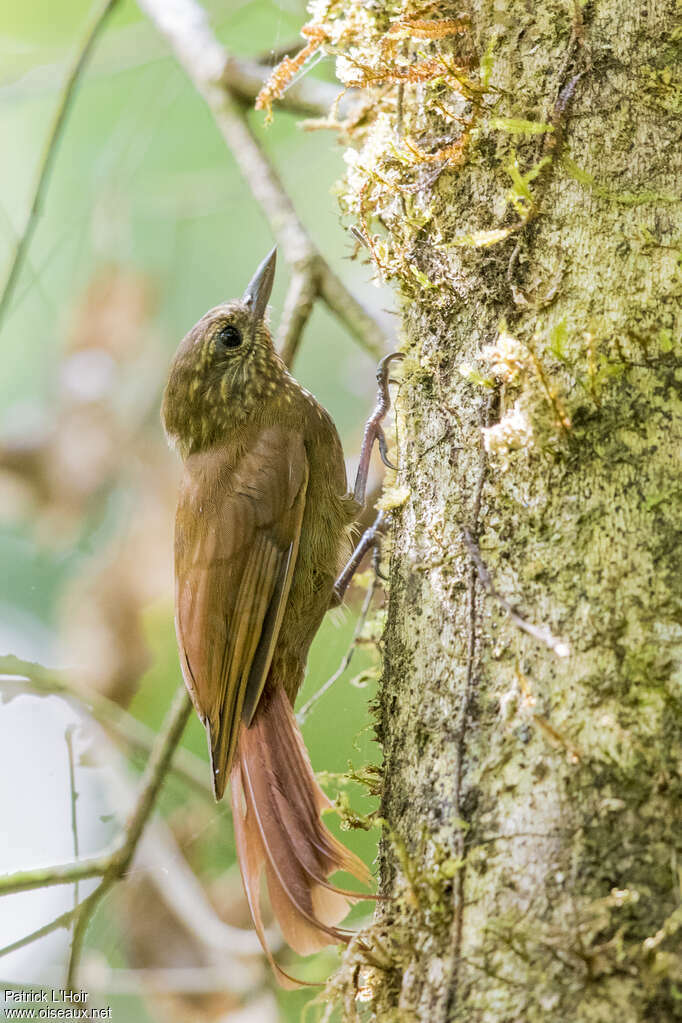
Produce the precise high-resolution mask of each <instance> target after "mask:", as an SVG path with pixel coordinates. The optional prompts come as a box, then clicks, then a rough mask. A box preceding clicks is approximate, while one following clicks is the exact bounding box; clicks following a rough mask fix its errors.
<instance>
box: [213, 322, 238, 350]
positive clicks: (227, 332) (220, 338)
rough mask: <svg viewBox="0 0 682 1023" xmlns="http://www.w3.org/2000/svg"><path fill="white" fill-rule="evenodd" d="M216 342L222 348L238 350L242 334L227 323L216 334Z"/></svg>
mask: <svg viewBox="0 0 682 1023" xmlns="http://www.w3.org/2000/svg"><path fill="white" fill-rule="evenodd" d="M216 341H217V343H218V344H219V345H221V347H222V348H239V346H240V344H241V343H242V333H241V331H240V330H239V329H238V328H237V327H233V326H232V324H231V323H227V324H226V325H225V326H224V327H221V328H220V330H219V331H218V333H217V334H216Z"/></svg>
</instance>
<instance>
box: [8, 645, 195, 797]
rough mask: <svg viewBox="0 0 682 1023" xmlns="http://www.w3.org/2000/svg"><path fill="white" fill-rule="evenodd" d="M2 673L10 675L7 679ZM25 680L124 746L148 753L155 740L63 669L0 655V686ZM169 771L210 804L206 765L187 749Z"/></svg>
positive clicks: (125, 712) (20, 682) (142, 726)
mask: <svg viewBox="0 0 682 1023" xmlns="http://www.w3.org/2000/svg"><path fill="white" fill-rule="evenodd" d="M2 676H11V677H9V678H7V677H5V678H3V677H2ZM26 681H28V682H29V684H30V687H31V689H34V690H36V691H38V692H42V693H56V694H58V695H60V696H64V697H66V698H67V699H69V700H74V701H75V702H76V703H77V704H78V706H79V707H80V708H82V709H84V710H86V711H88V713H90V714H92V716H93V718H94V719H95V720H96V721H97V722H98V723H99V724H100V725H101V726H102V727H103V728H104V730H105V731H106V732H108V733H109V734H110V735H112V736H113V737H114V738H115V739H118V740H120V741H122V742H123V743H124V744H125V745H126V746H127V747H128V749H130V750H131V751H134V752H138V753H145V754H146V755H147V756H148V755H149V754H150V753H151V751H152V749H153V747H154V743H155V741H156V733H155V732H153V731H152V729H151V728H148V727H147V725H145V724H143V722H142V721H138V720H137V718H134V717H133V716H132V714H129V713H128V712H127V711H125V710H123V708H122V707H119V706H118V704H117V703H114V701H113V700H109V699H107V697H106V696H102V695H101V693H98V692H96V691H95V690H92V689H88V690H87V691H85V690H83V689H78V688H76V687H75V686H74V685H73V684H72V683H71V682H70V680H69V673H68V672H67V671H60V670H58V669H56V668H46V667H44V665H42V664H37V663H35V662H34V661H24V660H22V659H21V658H19V657H14V656H13V655H12V654H7V655H5V656H0V687H2V686H6V685H8V684H9V685H11V684H16V685H21V686H25V685H26ZM171 771H172V773H173V774H175V775H176V776H177V777H179V778H182V780H183V781H185V782H187V784H189V785H191V786H192V788H193V789H195V790H196V791H197V792H199V793H200V795H202V796H204V797H205V798H208V799H210V801H211V804H213V802H214V799H213V791H212V789H211V785H210V782H209V781H208V772H207V770H206V764H205V763H204V762H203V760H201V759H200V758H199V757H197V756H195V754H194V753H191V752H190V751H189V750H188V749H183V748H181V749H179V750H178V751H177V752H176V754H175V757H174V759H173V763H172V765H171Z"/></svg>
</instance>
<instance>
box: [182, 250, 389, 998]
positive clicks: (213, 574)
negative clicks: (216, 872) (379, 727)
mask: <svg viewBox="0 0 682 1023" xmlns="http://www.w3.org/2000/svg"><path fill="white" fill-rule="evenodd" d="M274 272H275V250H274V249H273V251H272V252H271V253H270V254H269V255H268V256H267V257H266V258H265V259H264V260H263V262H262V263H261V265H260V267H259V268H258V270H257V271H256V274H255V275H254V277H253V279H252V281H251V283H250V284H249V286H248V287H247V289H246V291H245V293H244V295H243V297H242V299H241V300H238V301H233V302H228V303H226V304H224V305H219V306H216V308H215V309H211V310H210V311H209V312H208V313H206V315H205V316H203V317H202V318H201V319H200V320H199V322H198V323H197V324H196V325H195V326H194V327H193V328H192V330H190V332H189V333H188V334H187V336H186V337H185V338H184V340H183V341H182V342H181V344H180V346H179V348H178V350H177V353H176V355H175V358H174V360H173V363H172V365H171V369H170V375H169V379H168V383H167V386H166V390H165V394H164V398H163V409H162V417H163V422H164V426H165V429H166V433H167V435H168V438H169V441H170V443H171V444H172V445H173V446H174V447H176V448H177V450H178V451H179V453H180V455H181V456H182V458H183V461H184V473H183V478H182V483H181V487H180V496H179V501H178V509H177V516H176V528H175V577H176V591H175V604H176V615H175V625H176V633H177V639H178V647H179V651H180V661H181V666H182V672H183V676H184V679H185V683H186V685H187V688H188V690H189V693H190V695H191V698H192V701H193V703H194V706H195V708H196V711H197V713H198V715H199V717H200V718H201V720H202V722H203V723H204V725H205V727H206V733H207V737H208V745H209V749H210V754H211V765H212V771H213V790H214V793H215V797H216V799H221V798H222V796H223V793H224V791H225V785H226V782H227V778H228V776H229V775H230V774H231V782H232V807H233V815H234V827H235V837H236V844H237V853H238V856H239V863H240V868H241V872H242V878H243V881H244V887H245V890H246V895H247V898H248V901H249V906H250V909H251V913H252V916H253V920H254V924H255V927H256V930H257V932H258V935H259V937H260V940H261V943H262V944H263V948H264V950H265V952H266V954H267V956H268V958H269V960H270V962H271V963H272V966H273V968H274V970H275V972H276V974H277V976H278V979H279V980H280V982H281V983H284V984H285V985H288V984H291V983H295V981H293V978H291V977H289V976H288V975H287V974H285V973H284V971H282V969H281V968H280V967H279V966H278V965H277V964H276V963H275V962H274V959H273V957H272V955H271V953H270V951H269V950H268V948H267V945H266V942H265V936H264V930H263V923H262V917H261V911H260V904H259V885H260V878H261V875H262V872H263V870H265V874H266V878H267V884H268V890H269V894H270V901H271V903H272V908H273V911H274V913H275V916H276V918H277V920H278V922H279V924H280V927H281V929H282V933H283V935H284V938H285V940H286V941H287V942H288V944H289V945H290V946H291V947H292V948H293V949H295V950H296V951H297V952H299V953H301V954H304V955H306V954H308V953H311V952H314V951H316V950H318V949H320V948H321V947H323V946H324V945H327V944H331V943H334V942H338V941H345V940H348V937H349V935H348V932H346V931H343V930H342V929H340V928H339V927H338V926H337V925H338V923H339V922H340V921H341V920H342V919H343V917H344V916H345V915H346V913H347V911H348V908H349V905H348V899H349V898H353V897H355V898H357V897H358V896H357V895H354V893H351V892H346V891H344V890H342V889H339V888H335V887H334V886H333V885H331V884H330V883H329V881H328V880H327V878H328V877H329V875H330V874H331V873H332V872H334V871H336V870H344V871H348V872H350V873H351V874H354V875H355V876H356V877H357V878H359V879H360V880H362V881H363V882H368V881H369V880H370V875H369V872H368V871H367V869H366V867H365V866H364V864H363V863H362V862H361V861H360V860H359V859H358V858H357V857H356V856H355V855H354V854H353V853H351V852H350V851H349V850H348V849H346V848H345V847H344V846H343V845H342V844H341V843H340V842H338V841H337V840H336V839H335V838H334V837H333V836H332V835H331V834H330V832H329V831H328V830H327V828H326V827H325V826H324V825H323V824H322V821H321V819H320V811H321V810H322V809H324V808H325V807H328V806H329V805H330V804H329V800H328V799H327V797H326V796H325V795H324V793H323V792H322V790H321V789H320V788H319V786H318V785H317V783H316V781H315V777H314V775H313V772H312V768H311V765H310V760H309V758H308V754H307V752H306V749H305V746H304V744H303V739H302V737H301V734H300V732H299V730H298V727H297V724H296V720H295V717H294V713H293V704H294V700H295V698H296V695H297V693H298V691H299V689H300V687H301V684H302V682H303V675H304V670H305V663H306V658H307V654H308V649H309V647H310V644H311V642H312V640H313V637H314V636H315V633H316V632H317V630H318V628H319V626H320V623H321V621H322V618H323V617H324V614H325V612H326V611H327V610H328V608H329V607H330V605H331V604H333V603H336V602H338V600H339V599H340V596H341V595H342V590H343V588H345V585H347V582H348V579H349V578H350V575H351V574H352V570H353V567H354V565H355V563H356V562H357V560H358V559H357V558H356V559H355V561H351V563H350V566H349V568H348V571H346V573H344V576H343V579H342V582H341V584H340V586H339V588H338V589H337V590H335V579H336V577H337V575H338V573H339V570H340V569H341V567H342V565H343V564H344V563H345V562H346V560H347V558H348V555H349V554H350V552H351V544H350V532H349V527H350V525H351V523H352V522H353V521H354V519H355V518H356V515H357V512H358V510H359V507H360V504H359V502H358V499H357V498H358V497H359V498H360V499H361V500H364V484H365V480H366V472H367V464H368V462H369V454H370V453H371V448H372V444H373V441H374V440H375V439H376V438H378V439H379V441H380V446H381V451H382V457H385V442H384V439H383V433H382V431H381V427H380V425H379V424H380V420H381V418H382V416H383V413H384V412H385V409H386V407H387V392H386V372H384V379H383V382H384V388H383V404H382V401H381V400H380V403H379V405H378V406H377V412H376V413H375V416H374V417H373V420H371V421H370V424H369V425H368V429H367V430H366V433H365V443H364V448H363V456H364V457H363V459H362V465H363V469H362V470H361V473H360V474H359V475H360V476H362V473H363V472H364V478H362V479H359V481H358V484H357V485H356V491H355V495H351V494H349V493H348V491H347V483H346V472H345V466H344V460H343V451H342V449H341V442H340V440H339V436H338V433H337V431H336V428H335V426H334V423H333V422H332V419H331V417H330V416H329V414H328V413H327V412H326V411H325V409H323V408H322V406H321V405H319V404H318V402H317V401H316V400H315V398H314V397H313V396H312V394H310V393H309V392H308V391H307V390H305V388H303V387H301V385H300V384H299V383H297V381H296V380H294V378H293V377H292V376H291V374H290V373H289V371H288V369H287V367H286V366H285V364H284V363H283V362H282V360H281V359H280V357H279V356H278V354H277V353H276V351H275V349H274V346H273V342H272V337H271V335H270V331H269V330H268V327H267V325H266V323H265V310H266V306H267V303H268V300H269V297H270V292H271V289H272V283H273V280H274ZM384 362H386V360H384ZM370 540H371V537H370ZM367 545H368V542H367V541H366V542H365V548H366V547H367Z"/></svg>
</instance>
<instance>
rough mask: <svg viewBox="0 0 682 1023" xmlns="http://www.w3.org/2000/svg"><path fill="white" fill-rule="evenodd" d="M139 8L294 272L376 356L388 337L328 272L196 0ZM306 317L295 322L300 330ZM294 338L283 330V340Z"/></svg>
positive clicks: (147, 1) (159, 0)
mask: <svg viewBox="0 0 682 1023" xmlns="http://www.w3.org/2000/svg"><path fill="white" fill-rule="evenodd" d="M138 4H139V6H140V8H141V9H142V10H143V11H144V12H145V13H146V14H147V15H148V16H149V17H150V18H151V20H152V21H153V22H154V24H155V25H156V27H157V28H158V30H159V32H160V33H161V34H162V35H163V36H165V38H166V39H167V41H168V43H169V45H170V46H171V48H172V49H173V51H174V52H175V54H176V56H177V58H178V60H179V61H180V63H181V64H182V65H183V67H184V68H185V71H186V72H187V74H188V75H189V77H190V79H191V81H192V82H193V84H194V86H195V88H196V89H197V91H198V92H199V93H200V94H201V95H202V96H203V98H204V99H205V101H206V103H207V104H208V107H209V109H210V111H211V113H212V114H213V118H214V120H215V122H216V124H217V126H218V128H219V130H220V132H221V134H222V136H223V138H224V139H225V141H226V142H227V145H228V146H229V148H230V151H231V152H232V155H233V157H234V159H235V161H236V163H237V166H238V167H239V169H240V171H241V173H242V177H243V178H244V180H245V181H246V183H247V184H248V186H249V188H250V189H251V191H252V192H253V195H254V197H255V199H256V200H257V202H258V203H259V204H260V206H261V207H262V209H263V212H264V213H265V216H266V217H267V219H268V221H269V223H270V227H271V228H272V231H273V233H274V235H275V237H276V238H277V241H278V243H279V245H280V246H281V248H282V251H283V253H284V258H285V259H286V261H287V263H288V264H289V266H290V267H291V269H292V272H293V273H294V274H296V273H298V274H301V275H303V276H309V277H310V278H311V279H312V280H314V281H315V282H316V295H319V296H320V297H321V298H322V299H323V300H324V301H325V302H326V303H327V305H328V306H329V308H330V309H331V310H332V311H333V312H334V313H335V315H336V316H337V317H338V318H339V319H340V320H341V322H342V323H343V324H344V326H345V327H346V328H347V329H348V331H349V332H350V333H351V334H352V335H353V337H354V338H355V339H356V341H357V342H358V344H360V345H361V347H363V348H364V349H365V350H366V351H368V352H370V353H371V354H372V355H373V356H374V357H375V358H379V356H380V355H381V354H383V351H384V350H385V347H386V338H385V337H384V334H383V331H382V330H381V327H380V326H379V324H378V323H377V322H376V321H375V320H374V318H373V317H372V316H371V314H370V313H369V312H368V311H367V310H366V309H365V308H364V307H363V306H362V304H361V303H360V302H358V300H357V299H356V298H354V297H353V295H351V293H350V292H349V291H348V289H347V288H346V286H345V285H344V284H343V282H342V281H341V280H339V278H338V277H336V276H335V275H334V274H333V273H332V271H331V270H330V268H329V266H328V265H327V262H326V261H325V260H324V258H323V257H322V255H321V254H320V253H319V252H318V250H317V248H316V246H315V245H314V243H313V241H312V239H311V238H310V236H309V234H308V232H307V231H306V229H305V227H304V225H303V224H302V222H301V220H300V219H299V217H298V214H297V213H296V210H295V209H294V207H293V204H292V202H291V200H290V198H289V196H288V195H287V192H286V189H285V188H284V185H283V184H282V182H281V181H280V179H279V176H278V175H277V172H276V171H275V169H274V167H273V166H272V164H271V163H270V161H269V160H268V158H267V156H266V155H265V153H264V152H263V149H262V147H261V146H260V144H259V142H258V141H257V139H256V138H255V136H254V134H253V132H252V131H251V128H250V127H249V125H248V123H247V120H246V115H245V111H244V109H243V107H242V106H241V104H240V102H239V100H238V99H237V98H236V95H235V94H234V93H233V92H232V91H231V90H230V88H229V87H226V81H227V80H226V77H225V68H226V67H228V66H229V61H230V58H229V57H228V54H227V53H226V52H225V50H224V49H223V47H222V46H221V44H220V43H219V42H218V40H217V39H216V37H215V35H214V34H213V31H212V29H211V27H210V25H209V23H208V19H207V17H206V13H205V11H204V10H203V8H202V7H200V6H199V4H197V3H195V0H138ZM305 319H307V317H305V318H303V317H300V318H299V320H298V322H299V323H300V328H301V329H302V327H303V325H304V323H305ZM297 343H298V342H297V339H296V338H295V337H294V335H293V332H292V331H287V344H288V346H289V347H290V348H291V347H292V348H293V349H294V350H295V348H296V346H297Z"/></svg>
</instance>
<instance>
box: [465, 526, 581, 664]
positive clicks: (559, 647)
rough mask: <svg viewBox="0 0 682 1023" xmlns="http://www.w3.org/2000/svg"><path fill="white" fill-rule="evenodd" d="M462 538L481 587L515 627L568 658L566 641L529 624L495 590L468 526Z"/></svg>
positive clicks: (559, 655) (546, 630)
mask: <svg viewBox="0 0 682 1023" xmlns="http://www.w3.org/2000/svg"><path fill="white" fill-rule="evenodd" d="M462 537H463V539H464V546H465V547H466V549H467V550H468V552H469V556H470V557H471V560H472V561H473V563H474V565H475V566H476V571H477V573H478V578H479V579H480V581H481V585H482V586H483V588H484V589H485V591H486V592H487V593H488V594H489V595H490V596H491V597H493V599H494V600H496V601H497V602H498V604H499V605H500V606H501V607H503V608H504V610H505V611H506V612H507V614H508V615H509V617H510V618H511V620H512V621H513V622H514V625H516V626H517V628H519V629H521V630H522V631H523V632H526V633H528V635H529V636H532V637H533V639H537V640H538V641H539V642H540V643H544V644H545V646H546V647H549V649H550V650H552V651H553V652H554V653H555V654H556V656H557V657H568V655H569V653H570V649H569V646H568V644H567V643H566V642H565V640H562V639H557V638H556V637H555V636H553V635H552V633H551V632H550V631H549V629H547V628H542V629H541V628H539V627H538V626H537V625H532V624H531V623H530V622H527V621H526V619H525V618H522V617H521V615H520V614H519V613H518V611H516V610H515V609H514V607H513V606H512V605H511V604H510V603H509V601H508V600H507V598H506V597H503V596H502V594H501V593H499V592H498V591H497V590H496V589H495V586H494V584H493V581H492V578H491V576H490V572H489V571H488V569H487V567H486V564H485V562H484V561H483V558H482V557H481V552H480V551H479V549H478V544H477V543H476V541H475V540H474V538H473V537H472V535H471V533H470V532H469V530H468V529H467V528H466V526H465V527H464V528H463V529H462Z"/></svg>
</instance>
